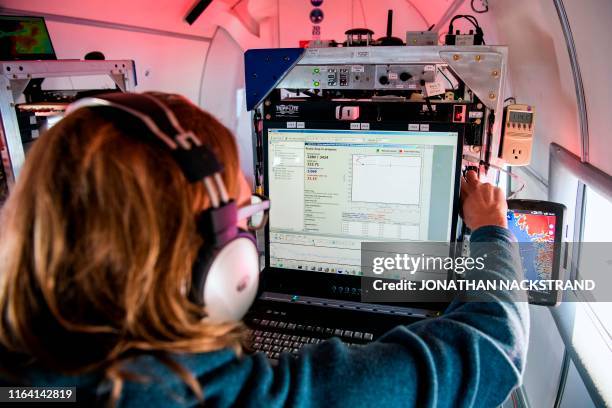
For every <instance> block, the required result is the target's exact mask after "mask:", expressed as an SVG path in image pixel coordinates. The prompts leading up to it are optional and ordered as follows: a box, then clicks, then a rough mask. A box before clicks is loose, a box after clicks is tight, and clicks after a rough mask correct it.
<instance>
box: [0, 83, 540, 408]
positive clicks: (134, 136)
mask: <svg viewBox="0 0 612 408" xmlns="http://www.w3.org/2000/svg"><path fill="white" fill-rule="evenodd" d="M461 195H462V205H463V208H462V214H463V219H464V221H465V223H466V224H467V225H468V226H469V227H470V228H471V229H472V231H473V234H472V237H471V241H472V243H474V242H476V243H477V242H487V243H488V244H489V245H492V246H493V247H494V248H495V251H493V252H492V253H491V255H490V256H489V257H488V260H487V268H488V269H489V270H490V271H491V272H492V273H495V274H497V275H498V276H502V277H510V276H512V275H513V274H514V273H516V268H517V267H516V265H519V263H518V262H517V258H516V257H517V252H516V248H515V247H514V246H513V245H512V243H513V242H514V238H513V237H512V235H511V233H510V232H509V231H508V230H507V228H506V202H505V199H504V196H503V193H502V192H501V191H500V190H499V189H498V188H494V187H492V186H490V185H488V184H482V183H480V182H479V181H478V177H477V175H476V173H475V172H473V171H471V172H468V173H467V174H466V176H465V179H464V180H463V181H462V188H461ZM255 201H256V202H255V203H254V202H253V201H252V198H251V191H250V188H249V185H248V183H247V182H246V180H245V177H244V175H243V174H242V173H241V171H240V166H239V158H238V153H237V148H236V142H235V140H234V138H233V137H232V135H231V134H230V132H229V131H228V130H227V129H226V128H225V127H223V125H221V124H220V123H219V122H218V121H217V120H216V119H214V118H213V117H212V116H211V115H209V114H207V113H205V112H203V111H201V110H200V109H199V108H197V107H196V106H195V105H193V104H191V103H190V102H188V101H187V100H186V99H184V98H183V97H180V96H176V95H169V94H161V93H147V94H109V95H102V96H97V97H95V98H86V99H83V100H80V101H77V103H76V104H75V105H74V106H72V107H71V109H70V113H69V114H68V115H67V116H66V117H65V118H64V119H62V120H61V121H60V122H59V123H58V124H57V125H55V126H54V127H53V128H51V129H50V130H49V131H48V132H46V133H45V134H44V135H42V136H41V137H40V139H39V140H38V141H37V143H36V144H35V145H34V146H33V148H32V149H31V150H30V152H29V155H28V159H27V161H26V164H25V166H24V168H23V170H22V173H21V175H20V176H19V179H18V181H17V183H16V185H15V188H14V190H13V191H12V193H11V194H10V196H9V198H8V201H7V202H6V204H5V206H4V207H3V208H2V214H1V217H2V223H1V224H0V229H1V230H0V385H2V386H18V385H19V386H45V387H59V386H71V387H76V398H77V401H78V402H80V403H82V404H87V405H96V404H106V403H108V402H110V403H111V404H113V405H118V406H147V407H150V408H151V407H172V406H194V405H200V404H204V405H207V406H221V407H226V406H235V405H238V406H273V407H280V406H355V407H357V406H400V405H401V406H419V407H421V406H427V407H451V406H452V407H455V406H462V407H494V406H498V405H499V404H501V403H502V402H503V401H504V400H505V399H506V398H507V397H508V395H509V393H510V392H511V390H512V389H513V388H514V387H516V386H517V385H519V384H520V382H521V378H522V373H523V369H524V364H525V357H526V349H527V342H528V335H529V333H528V332H529V320H528V312H527V304H526V303H514V302H511V301H509V298H505V296H504V294H503V293H502V294H501V295H498V297H497V298H494V299H491V301H489V302H480V303H476V302H465V303H464V302H459V301H454V302H453V303H451V305H450V306H449V307H448V309H447V310H446V312H445V313H444V315H442V316H440V317H438V318H433V319H428V320H424V321H420V322H418V323H415V324H412V325H408V326H400V327H397V328H395V329H393V330H391V331H390V332H388V333H387V334H386V335H384V336H382V337H381V338H380V339H378V340H377V341H375V342H372V343H370V344H368V345H366V346H364V347H362V348H359V349H349V348H348V347H347V346H346V345H344V344H343V343H342V342H340V340H339V339H337V338H332V339H330V340H328V341H325V342H322V343H320V344H316V345H309V346H305V347H303V348H302V349H301V350H300V351H299V353H298V354H297V355H296V356H291V355H289V354H282V355H281V357H280V359H279V361H278V363H277V364H276V365H272V364H271V362H270V360H268V359H267V358H266V356H265V355H263V354H261V353H255V354H247V353H245V350H244V347H243V345H244V344H245V338H246V336H247V329H246V327H245V326H244V325H243V323H241V321H240V319H241V317H242V316H243V315H244V313H245V312H246V310H247V309H248V307H249V305H250V303H251V302H252V300H253V298H254V296H255V291H256V287H257V275H258V272H259V267H258V265H257V261H258V257H257V250H256V247H255V244H254V241H253V238H252V236H251V234H250V233H249V232H248V231H247V230H248V228H249V227H253V226H261V225H262V222H261V221H262V219H261V218H260V219H259V221H257V222H255V221H254V217H255V215H257V214H259V215H261V213H262V211H265V210H266V208H267V201H265V200H262V199H260V200H255ZM249 222H250V223H249ZM473 256H476V255H475V254H473Z"/></svg>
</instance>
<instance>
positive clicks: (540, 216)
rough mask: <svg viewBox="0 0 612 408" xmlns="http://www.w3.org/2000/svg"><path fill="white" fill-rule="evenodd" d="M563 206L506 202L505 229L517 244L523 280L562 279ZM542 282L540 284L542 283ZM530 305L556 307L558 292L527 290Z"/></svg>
mask: <svg viewBox="0 0 612 408" xmlns="http://www.w3.org/2000/svg"><path fill="white" fill-rule="evenodd" d="M564 215H565V206H564V205H563V204H558V203H553V202H549V201H537V200H508V228H509V229H510V231H512V233H513V234H514V236H515V237H516V239H517V240H518V242H519V248H520V255H521V261H522V264H523V271H524V279H527V280H530V281H542V280H563V279H564V276H563V275H564V274H562V273H561V269H562V268H561V252H562V251H561V249H562V236H563V218H564ZM542 283H543V282H542ZM528 295H529V303H532V304H536V305H546V306H556V305H557V304H558V303H559V302H560V301H561V295H562V293H561V291H560V290H548V289H540V288H538V290H530V291H529V294H528Z"/></svg>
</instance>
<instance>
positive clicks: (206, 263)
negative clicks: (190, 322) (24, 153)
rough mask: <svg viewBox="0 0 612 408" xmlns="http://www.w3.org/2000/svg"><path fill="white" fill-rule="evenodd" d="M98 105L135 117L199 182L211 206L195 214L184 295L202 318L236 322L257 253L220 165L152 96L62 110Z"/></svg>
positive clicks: (248, 297) (253, 289)
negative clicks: (195, 239)
mask: <svg viewBox="0 0 612 408" xmlns="http://www.w3.org/2000/svg"><path fill="white" fill-rule="evenodd" d="M100 107H105V108H111V109H115V110H118V111H121V112H123V113H127V114H129V115H130V116H131V117H133V118H135V119H138V120H139V121H140V122H141V123H142V124H144V125H145V126H146V128H147V129H148V130H149V131H150V133H151V134H152V135H153V136H154V138H153V139H151V138H150V136H149V135H145V136H143V137H140V139H142V140H143V141H145V142H148V143H152V140H153V141H155V142H156V145H160V146H163V147H164V148H165V149H167V150H168V151H169V153H170V154H171V155H172V157H173V158H174V160H175V162H176V164H177V165H178V166H179V167H180V169H181V170H182V172H183V174H184V175H185V178H186V179H187V180H188V181H189V182H190V183H196V182H203V183H204V186H205V188H206V192H207V193H208V197H209V198H210V202H211V207H210V208H209V209H207V210H205V211H203V212H201V213H200V214H199V216H198V217H197V227H198V231H199V233H200V234H201V235H202V237H203V239H204V242H205V244H204V245H203V246H202V247H201V248H200V249H199V251H198V255H197V258H196V261H195V263H194V265H193V271H192V280H191V291H190V293H189V296H190V298H191V299H192V301H194V302H195V303H197V304H199V305H202V306H205V307H206V314H207V319H209V320H211V321H214V322H227V321H237V320H240V319H241V318H242V317H243V316H244V314H245V313H246V312H247V310H248V309H249V307H250V306H251V304H252V303H253V300H254V299H255V295H256V293H257V285H258V282H259V254H258V251H257V245H256V243H255V239H254V237H253V235H252V234H251V233H249V232H247V231H243V230H241V229H239V228H238V226H237V224H236V222H237V209H236V203H235V202H234V201H233V200H230V199H229V196H228V193H227V189H226V187H225V184H224V183H223V179H222V178H221V172H222V171H223V166H222V165H221V163H219V161H218V160H217V158H216V157H215V155H214V154H213V152H212V151H211V150H210V149H208V148H206V146H204V145H203V144H202V142H201V141H200V139H198V138H197V137H196V136H195V135H194V134H193V133H192V132H191V131H189V130H185V129H184V128H183V127H182V126H181V124H180V123H179V121H178V119H177V117H176V116H175V115H174V113H173V112H172V110H170V108H168V107H167V106H166V105H165V104H164V103H163V102H162V101H160V100H159V99H157V98H155V97H154V96H152V95H148V94H135V93H109V94H103V95H97V96H95V97H91V98H83V99H79V100H77V101H75V102H74V103H72V104H71V105H70V106H69V107H68V109H67V113H70V112H73V111H75V110H77V109H81V108H100ZM136 133H138V132H136ZM160 142H161V143H160Z"/></svg>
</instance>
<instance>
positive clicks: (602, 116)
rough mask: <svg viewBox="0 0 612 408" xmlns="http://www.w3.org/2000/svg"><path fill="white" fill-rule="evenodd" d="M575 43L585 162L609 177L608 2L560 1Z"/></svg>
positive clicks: (611, 86)
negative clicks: (582, 96)
mask: <svg viewBox="0 0 612 408" xmlns="http://www.w3.org/2000/svg"><path fill="white" fill-rule="evenodd" d="M564 4H565V7H566V11H567V15H568V18H569V20H570V24H571V27H572V33H573V35H574V42H575V43H576V50H577V52H578V61H579V64H580V70H581V71H582V81H583V83H584V91H585V96H586V104H587V112H588V117H589V136H590V137H589V161H590V163H591V164H593V165H594V166H596V167H598V168H599V169H601V170H603V171H605V172H606V173H608V174H612V159H611V158H612V143H611V142H610V141H611V140H612V139H611V136H612V115H611V114H610V98H612V76H611V75H610V67H611V66H612V41H610V22H611V21H612V1H610V0H582V1H568V0H566V1H564Z"/></svg>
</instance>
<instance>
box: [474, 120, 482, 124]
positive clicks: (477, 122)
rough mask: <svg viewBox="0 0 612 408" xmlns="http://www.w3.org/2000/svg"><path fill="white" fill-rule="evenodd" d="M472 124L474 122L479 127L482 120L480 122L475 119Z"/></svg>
mask: <svg viewBox="0 0 612 408" xmlns="http://www.w3.org/2000/svg"><path fill="white" fill-rule="evenodd" d="M474 122H475V123H476V124H477V125H480V124H481V123H482V120H480V119H476V120H475V121H474Z"/></svg>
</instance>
